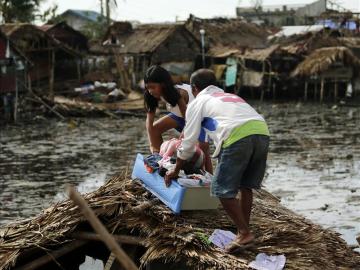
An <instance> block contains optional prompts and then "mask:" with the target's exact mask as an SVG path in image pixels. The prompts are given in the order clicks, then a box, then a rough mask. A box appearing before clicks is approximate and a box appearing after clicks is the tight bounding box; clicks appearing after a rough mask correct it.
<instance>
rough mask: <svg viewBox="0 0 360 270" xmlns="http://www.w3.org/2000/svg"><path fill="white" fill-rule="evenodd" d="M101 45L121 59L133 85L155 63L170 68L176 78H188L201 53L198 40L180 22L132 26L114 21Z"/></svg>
mask: <svg viewBox="0 0 360 270" xmlns="http://www.w3.org/2000/svg"><path fill="white" fill-rule="evenodd" d="M103 47H104V48H106V49H107V50H109V51H111V52H112V54H113V55H115V56H117V57H115V59H116V58H118V57H121V58H122V59H121V60H120V61H121V62H122V63H124V66H125V67H126V68H127V70H128V71H129V72H128V73H129V76H130V78H131V80H132V83H133V84H134V83H137V82H139V81H140V80H141V79H142V78H143V76H144V73H145V71H146V69H147V68H148V67H149V66H151V65H154V64H159V65H162V66H163V67H164V68H166V69H167V70H169V71H170V73H172V75H174V77H176V78H175V80H179V81H181V80H188V78H189V75H190V73H191V72H192V71H193V69H194V59H196V57H197V56H198V55H199V53H200V43H199V42H198V40H197V39H196V38H195V37H194V36H193V34H192V33H191V32H189V31H188V30H187V29H186V28H185V26H184V25H183V24H143V25H139V26H137V27H133V26H132V25H131V24H130V23H129V22H116V23H113V24H112V25H111V26H110V27H109V28H108V30H107V32H106V34H105V37H104V39H103ZM116 61H118V62H119V60H117V59H116ZM117 66H119V64H117Z"/></svg>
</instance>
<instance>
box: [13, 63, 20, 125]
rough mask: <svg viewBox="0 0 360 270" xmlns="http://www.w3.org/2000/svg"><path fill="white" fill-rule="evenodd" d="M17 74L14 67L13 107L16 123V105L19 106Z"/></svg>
mask: <svg viewBox="0 0 360 270" xmlns="http://www.w3.org/2000/svg"><path fill="white" fill-rule="evenodd" d="M17 76H18V73H17V71H16V67H15V105H14V122H15V123H16V121H17V111H18V104H19V85H18V79H17Z"/></svg>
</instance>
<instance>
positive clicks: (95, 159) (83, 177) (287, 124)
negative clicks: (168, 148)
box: [0, 102, 360, 244]
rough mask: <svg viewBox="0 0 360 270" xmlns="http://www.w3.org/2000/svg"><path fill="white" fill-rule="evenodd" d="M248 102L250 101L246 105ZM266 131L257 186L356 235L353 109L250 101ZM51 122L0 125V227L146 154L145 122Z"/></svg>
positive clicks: (359, 227)
mask: <svg viewBox="0 0 360 270" xmlns="http://www.w3.org/2000/svg"><path fill="white" fill-rule="evenodd" d="M250 103H251V102H250ZM254 106H255V108H257V109H258V111H259V112H261V113H262V114H263V115H264V116H265V118H266V120H267V122H268V124H269V127H270V131H271V134H272V137H271V147H270V154H269V160H268V169H267V174H266V178H265V180H264V186H265V188H266V189H267V190H269V191H270V192H272V193H273V194H275V195H277V196H279V197H280V198H281V200H282V203H283V204H284V205H285V206H287V207H288V208H290V209H292V210H294V211H295V212H297V213H299V214H301V215H303V216H305V217H307V218H309V219H310V220H312V221H314V222H316V223H319V224H321V225H323V226H324V227H326V228H331V229H334V230H336V231H338V232H339V233H341V234H342V236H343V238H344V239H345V240H346V241H347V242H348V243H349V244H355V243H356V240H355V236H356V235H357V234H359V233H360V215H359V213H360V128H359V126H360V108H359V107H336V106H331V105H319V104H301V103H277V104H270V103H264V104H260V103H255V104H254ZM76 121H77V125H73V124H72V123H70V122H64V121H62V122H61V121H58V120H56V119H38V120H37V121H35V122H33V123H31V124H24V125H21V126H7V127H1V130H0V225H1V224H6V223H9V222H12V221H15V220H18V219H22V218H28V217H31V216H34V215H36V214H38V213H39V212H40V211H41V209H43V208H44V207H47V206H49V205H50V204H51V203H53V202H54V201H58V200H61V199H63V198H64V197H65V195H64V187H65V185H66V184H67V183H72V184H75V185H77V186H78V188H79V190H80V191H81V192H87V191H91V190H94V189H96V188H98V187H99V186H100V185H102V184H103V183H104V181H105V179H108V178H109V177H111V176H112V175H115V174H117V173H118V172H121V171H122V170H124V169H126V168H127V167H128V165H129V163H131V162H132V161H133V160H134V158H135V155H136V153H137V152H142V153H147V151H148V150H147V149H148V147H147V138H146V133H145V124H144V119H139V118H124V119H107V118H94V119H76Z"/></svg>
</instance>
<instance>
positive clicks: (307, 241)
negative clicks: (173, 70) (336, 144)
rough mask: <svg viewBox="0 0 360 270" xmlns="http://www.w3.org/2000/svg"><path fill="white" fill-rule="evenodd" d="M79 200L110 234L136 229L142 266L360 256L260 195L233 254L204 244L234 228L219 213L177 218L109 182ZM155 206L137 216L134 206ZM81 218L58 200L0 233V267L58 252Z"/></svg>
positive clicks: (121, 182) (323, 262)
mask: <svg viewBox="0 0 360 270" xmlns="http://www.w3.org/2000/svg"><path fill="white" fill-rule="evenodd" d="M85 198H86V200H87V202H88V204H89V205H90V207H91V208H92V209H93V210H94V211H95V212H96V214H97V215H98V216H99V217H100V218H101V219H102V221H103V223H104V224H105V225H106V226H107V227H108V229H109V230H110V231H111V232H114V233H116V232H118V231H120V230H122V229H131V230H135V231H139V232H140V233H141V234H142V236H143V237H145V238H146V247H147V250H146V252H145V254H144V255H143V256H142V258H141V261H142V263H143V265H144V264H146V263H147V262H149V261H152V260H155V259H161V260H170V261H182V262H186V264H187V265H188V266H189V269H248V267H247V265H248V262H249V261H250V260H253V259H254V258H255V256H256V254H257V253H259V252H266V253H268V254H285V256H286V258H287V263H286V269H356V267H357V266H359V265H360V254H357V253H355V252H354V251H352V250H351V249H350V248H349V247H348V246H347V245H346V243H345V241H344V240H342V239H341V238H340V237H339V235H338V234H337V233H335V232H332V231H329V230H324V229H323V228H321V227H320V226H318V225H315V224H313V223H311V222H310V221H308V220H306V219H304V218H302V217H300V216H297V215H296V214H294V213H292V212H291V211H289V210H288V209H286V208H284V207H283V206H281V205H280V204H279V201H278V200H277V199H276V198H275V197H273V196H272V195H270V194H269V193H267V192H266V191H260V192H259V193H257V194H256V198H255V200H254V211H253V220H252V224H253V225H252V230H253V231H254V232H255V234H256V237H257V241H256V242H255V246H254V247H252V248H249V250H247V251H246V252H243V253H242V254H239V255H237V256H233V255H228V254H224V253H223V252H222V251H221V250H219V249H217V248H215V247H213V246H212V245H209V244H207V243H206V241H203V237H202V234H206V235H210V234H211V233H212V231H213V230H214V229H216V228H221V229H228V230H234V226H233V225H232V223H231V222H230V221H229V219H228V217H227V215H226V214H225V213H224V211H223V210H212V211H187V212H183V213H182V214H181V215H179V216H176V215H174V214H172V212H171V211H170V210H168V208H166V207H165V206H164V205H163V204H162V203H160V202H159V201H158V200H156V199H153V197H152V196H151V195H150V194H149V193H148V192H147V191H146V190H145V189H144V188H143V187H142V186H141V185H140V184H138V183H137V182H132V181H129V180H126V179H124V177H120V176H118V177H114V178H112V179H111V180H110V181H109V182H107V183H106V184H105V185H104V186H102V187H100V188H99V189H98V190H97V191H95V192H92V193H88V194H87V195H85ZM149 201H151V202H153V204H151V206H150V207H148V208H147V209H145V210H142V211H141V212H139V211H135V209H136V208H135V207H136V206H140V205H143V204H144V203H145V204H147V203H148V202H149ZM83 221H84V218H83V216H82V215H81V213H80V211H79V209H78V208H77V207H76V206H74V204H73V203H72V202H70V201H64V202H61V203H58V204H56V205H54V206H53V207H50V208H48V209H46V210H45V211H43V212H42V213H41V214H40V215H39V216H38V217H36V218H34V219H31V220H27V221H23V222H20V223H17V224H12V225H8V226H7V227H5V228H3V230H2V233H1V238H0V269H10V268H11V266H13V265H14V264H15V263H16V260H17V258H18V257H19V255H20V254H23V253H25V252H26V251H28V250H29V249H31V248H36V247H46V248H51V247H56V246H58V245H59V244H61V243H63V242H67V241H71V240H72V239H71V238H70V237H69V235H70V233H71V232H73V231H74V230H76V229H77V227H78V226H79V224H81V223H82V222H83Z"/></svg>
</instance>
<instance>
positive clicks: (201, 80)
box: [190, 68, 216, 97]
mask: <svg viewBox="0 0 360 270" xmlns="http://www.w3.org/2000/svg"><path fill="white" fill-rule="evenodd" d="M190 84H191V89H192V92H193V95H194V96H195V97H196V96H197V95H198V94H199V93H200V92H201V91H202V90H204V89H205V88H206V87H208V86H210V85H216V77H215V74H214V72H213V71H212V70H210V69H205V68H203V69H199V70H197V71H195V72H194V73H193V74H191V77H190Z"/></svg>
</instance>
